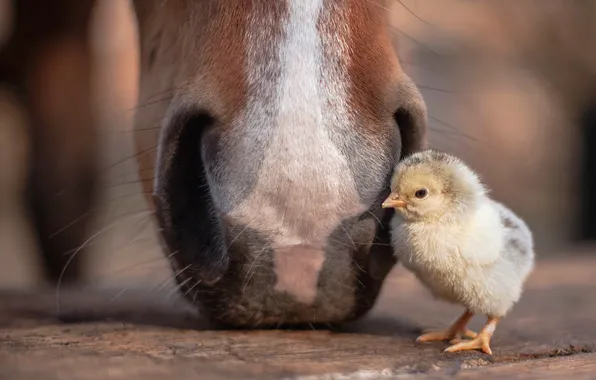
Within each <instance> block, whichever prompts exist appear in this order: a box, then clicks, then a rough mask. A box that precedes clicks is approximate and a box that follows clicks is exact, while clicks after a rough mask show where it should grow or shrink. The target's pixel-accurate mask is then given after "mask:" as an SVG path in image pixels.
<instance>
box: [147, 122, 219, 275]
mask: <svg viewBox="0 0 596 380" xmlns="http://www.w3.org/2000/svg"><path fill="white" fill-rule="evenodd" d="M213 122H214V120H213V118H212V117H210V116H209V115H208V114H206V113H201V112H192V113H181V114H179V115H177V116H175V117H174V118H172V121H171V122H170V123H169V124H168V125H166V126H165V127H164V130H163V131H162V135H161V136H160V142H159V144H160V146H159V148H160V155H159V157H158V163H157V165H158V166H157V182H156V183H157V185H156V188H155V200H156V202H155V203H156V211H157V214H158V221H159V223H160V227H161V228H162V229H163V230H164V231H163V236H164V237H165V240H166V244H167V245H168V249H169V251H170V252H172V255H173V259H174V260H175V261H176V262H177V263H178V266H180V267H182V268H186V267H189V266H192V267H193V270H194V271H196V272H197V276H198V277H200V278H201V279H202V280H204V281H211V282H212V281H216V280H217V279H219V278H220V277H221V276H222V275H223V273H224V272H225V271H226V270H227V267H228V257H227V251H226V250H225V248H223V244H222V241H223V236H222V231H221V228H219V225H218V224H217V223H212V222H211V221H212V220H216V216H215V215H214V212H213V199H212V197H211V192H210V190H209V183H208V181H207V177H206V173H205V167H204V164H203V161H202V159H201V146H202V145H201V137H202V134H203V133H204V130H205V129H206V128H208V127H209V126H211V125H212V124H213Z"/></svg>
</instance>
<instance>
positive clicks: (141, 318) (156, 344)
mask: <svg viewBox="0 0 596 380" xmlns="http://www.w3.org/2000/svg"><path fill="white" fill-rule="evenodd" d="M595 276H596V256H595V255H590V254H584V255H582V256H573V257H570V258H567V259H565V260H563V259H558V260H553V261H543V262H541V263H539V265H538V267H537V269H536V272H535V273H534V274H533V276H532V277H531V279H530V281H529V283H528V286H527V288H526V292H525V295H524V297H523V298H522V301H521V302H520V303H519V304H518V305H517V307H516V308H515V309H514V310H513V312H512V313H511V314H510V315H509V316H508V317H507V318H506V319H505V320H504V321H503V322H502V324H501V325H500V326H499V327H498V329H497V332H496V335H495V337H494V339H493V343H492V349H493V353H494V355H493V357H489V356H486V355H484V354H481V353H478V352H468V353H457V354H444V353H442V349H443V348H445V347H446V344H445V343H429V344H424V345H417V344H415V343H414V339H415V337H416V336H417V334H418V333H419V332H420V328H436V327H440V326H444V325H446V324H448V323H449V322H450V321H451V320H452V319H453V318H455V317H456V316H457V315H458V313H459V312H461V309H460V308H458V307H456V306H453V305H446V304H444V303H441V302H438V301H434V300H432V299H431V298H430V296H429V295H428V294H427V293H426V291H425V290H424V289H422V288H421V287H420V285H419V284H418V283H417V282H416V281H415V279H414V278H413V277H412V276H411V275H410V274H408V273H406V272H404V271H403V269H401V268H398V269H397V270H395V271H394V272H393V273H392V275H391V277H390V278H389V279H388V281H387V282H386V284H385V287H384V291H383V295H382V297H381V299H380V300H379V302H378V304H377V306H376V308H375V309H374V310H373V312H372V313H371V314H370V315H369V316H368V317H367V318H365V319H364V320H361V321H359V322H357V323H352V324H350V325H346V326H342V327H341V328H336V329H335V330H334V331H328V330H309V329H306V330H301V331H289V330H283V331H282V330H261V331H232V330H227V331H223V330H218V331H215V330H211V329H210V328H209V326H207V324H206V323H205V322H203V321H201V319H200V317H198V316H197V315H196V314H195V312H194V310H193V309H192V308H191V307H189V306H188V305H186V304H185V303H183V302H182V301H180V300H173V299H172V297H170V298H168V297H165V296H162V295H160V296H158V297H157V296H156V295H155V293H152V292H149V291H144V292H143V291H132V290H128V291H127V292H125V293H123V294H122V295H121V296H120V297H119V298H118V299H116V300H111V298H113V294H114V293H113V292H105V291H102V292H98V291H91V290H89V291H87V290H84V289H79V290H78V291H74V290H70V291H64V292H62V294H61V296H60V312H59V313H57V310H56V297H55V295H56V293H55V291H48V292H46V293H43V292H41V293H37V294H31V293H18V292H8V291H6V292H3V293H1V294H0V379H5V378H6V379H83V380H85V379H127V380H136V379H143V380H149V379H163V378H166V377H169V378H172V379H174V378H176V379H178V378H184V379H193V378H196V379H199V378H200V379H234V378H238V379H240V378H258V379H268V378H272V379H275V378H300V379H336V378H337V379H374V378H406V379H409V378H412V379H418V378H420V379H435V378H449V377H453V376H456V377H457V378H462V379H471V378H482V379H489V378H528V379H530V378H531V379H534V378H535V379H545V378H554V379H564V378H567V377H569V376H571V375H573V377H574V380H576V379H583V378H586V379H588V378H594V377H595V376H596V281H595V280H596V279H595ZM481 323H482V319H481V318H480V317H477V318H476V319H474V321H473V322H472V327H473V328H478V327H479V326H480V325H481Z"/></svg>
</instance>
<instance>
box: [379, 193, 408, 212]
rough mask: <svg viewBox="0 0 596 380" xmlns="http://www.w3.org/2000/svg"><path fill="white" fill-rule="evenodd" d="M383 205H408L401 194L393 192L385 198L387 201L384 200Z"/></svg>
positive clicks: (393, 206) (397, 206)
mask: <svg viewBox="0 0 596 380" xmlns="http://www.w3.org/2000/svg"><path fill="white" fill-rule="evenodd" d="M381 207H383V208H404V207H406V202H405V201H404V200H402V199H401V198H400V196H399V194H397V193H391V194H389V196H388V197H387V199H385V201H383V204H382V205H381Z"/></svg>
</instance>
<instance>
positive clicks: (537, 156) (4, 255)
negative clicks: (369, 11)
mask: <svg viewBox="0 0 596 380" xmlns="http://www.w3.org/2000/svg"><path fill="white" fill-rule="evenodd" d="M27 1H29V2H32V1H33V0H27ZM27 1H24V2H25V3H26V2H27ZM56 1H57V0H56ZM60 1H67V2H68V0H60ZM74 1H75V2H76V1H79V2H78V3H77V4H82V3H85V1H84V0H74ZM46 3H52V2H50V1H46ZM9 4H10V1H9V0H0V52H2V54H4V55H5V56H0V60H3V61H6V55H7V54H9V53H10V52H12V51H11V50H10V49H6V48H5V46H4V45H5V44H8V42H7V41H9V40H10V38H11V36H12V34H11V33H13V32H14V30H13V28H14V22H13V21H14V20H13V18H12V15H13V13H12V11H13V10H11V8H10V6H9ZM39 4H41V3H39V2H38V5H39ZM73 9H74V8H73ZM388 12H389V16H390V17H389V18H390V27H391V29H392V32H393V33H394V35H395V39H396V44H397V48H398V51H399V54H400V58H401V61H402V65H403V67H404V70H405V71H406V72H407V73H408V74H409V75H410V76H411V77H412V78H413V79H414V80H415V82H416V83H417V84H418V86H419V88H420V90H421V92H422V94H423V96H424V98H425V100H426V103H427V106H428V110H429V127H430V130H431V134H430V143H431V147H433V148H437V149H441V150H445V151H448V152H451V153H454V154H457V155H459V156H461V157H462V158H463V159H465V160H466V161H467V162H469V164H470V165H471V166H472V167H473V168H474V169H475V170H477V171H478V172H479V173H480V175H481V176H482V178H483V179H484V182H485V183H486V184H487V185H488V186H489V187H490V188H491V189H492V194H493V196H494V197H495V198H496V199H498V200H501V201H503V202H505V203H506V204H508V205H509V206H511V207H512V208H513V209H514V210H516V211H517V212H518V213H519V214H520V215H521V216H522V217H524V218H525V219H526V221H527V222H528V224H529V225H530V227H531V228H532V229H533V231H534V234H535V238H536V245H537V254H538V257H543V258H546V257H549V256H552V255H565V254H568V252H570V250H571V249H572V248H573V249H575V247H576V246H584V245H587V244H586V243H588V242H589V241H590V240H592V239H594V238H596V181H595V180H593V179H592V178H593V177H595V176H594V173H595V172H596V150H594V149H592V148H593V147H596V49H594V46H595V43H596V22H595V21H596V1H593V0H586V1H569V0H541V1H539V2H538V1H529V0H528V1H523V2H522V1H501V0H492V1H467V0H401V1H399V0H398V1H396V0H390V1H388ZM40 13H41V11H40ZM90 17H91V24H90V25H91V30H90V37H89V38H90V44H91V45H90V46H91V50H90V52H89V54H90V56H89V59H90V62H91V66H90V70H91V77H90V78H91V82H90V83H89V85H90V86H91V88H92V94H93V104H94V108H93V110H91V111H92V115H93V116H94V117H95V120H97V121H98V125H97V131H98V132H97V133H95V134H94V136H93V139H94V140H93V141H95V142H97V146H98V149H99V150H98V152H96V153H97V157H99V163H97V171H96V172H93V174H94V176H95V177H96V180H95V182H94V183H95V187H96V188H97V191H98V192H99V199H100V202H99V204H94V205H93V207H92V211H91V212H90V213H89V214H88V215H81V217H84V218H85V219H86V220H87V219H88V220H89V221H90V223H91V224H90V225H89V226H88V228H87V231H86V235H87V236H88V238H87V239H86V241H85V244H84V246H85V247H84V249H83V250H81V251H80V252H79V251H78V250H77V249H76V247H75V248H74V249H73V248H72V247H71V249H67V250H66V251H65V253H64V255H65V258H68V257H70V255H71V254H72V253H73V252H75V251H76V252H77V256H79V257H81V258H83V259H84V260H83V261H82V264H81V265H82V269H83V270H84V273H85V276H86V279H87V284H88V285H89V286H104V285H109V286H114V285H115V284H118V285H117V286H121V287H122V289H125V287H126V286H127V285H126V284H134V285H141V284H143V283H148V284H152V285H153V286H156V287H157V288H158V289H160V290H161V289H164V290H165V289H168V288H169V287H170V286H173V280H172V281H171V283H170V282H169V281H168V280H170V279H171V272H170V270H169V266H168V264H167V263H166V260H165V258H163V257H162V254H161V252H160V251H159V249H158V247H157V240H156V231H155V230H156V227H155V225H154V224H153V221H152V219H151V217H150V216H151V215H150V214H149V213H148V212H147V206H146V203H145V199H144V195H143V193H142V189H141V186H140V184H139V182H138V181H139V178H138V175H137V172H136V163H135V160H134V150H133V140H132V138H133V135H132V132H131V131H132V122H133V119H134V111H135V108H136V107H138V106H142V105H137V102H136V97H137V90H136V86H137V59H138V56H137V54H138V50H137V46H136V44H137V41H136V25H135V20H134V14H133V10H132V8H131V4H130V3H129V1H127V0H101V1H97V2H96V4H95V5H94V7H93V8H92V9H91V13H90ZM7 46H9V47H10V45H7ZM30 48H31V47H30V46H27V47H26V48H22V49H25V50H24V51H19V54H29V53H28V51H29V50H27V49H30ZM46 48H47V49H49V50H48V51H49V53H48V55H49V56H52V49H55V50H57V51H58V50H60V49H63V48H64V45H56V46H52V45H50V46H49V47H46ZM7 51H8V52H7ZM73 54H74V53H73ZM73 54H71V55H68V54H63V55H62V56H61V57H62V58H60V59H53V60H51V59H49V60H48V63H47V64H46V65H42V66H43V67H44V68H45V75H46V76H45V77H44V76H43V75H44V74H43V73H41V74H39V75H41V76H42V77H43V78H50V79H48V80H51V78H53V77H54V74H55V73H58V72H62V73H63V74H64V75H76V70H75V69H73V67H72V66H69V65H71V64H72V63H69V62H70V61H68V60H67V59H65V58H64V56H65V57H67V58H68V57H71V58H72V59H73V60H76V59H77V56H76V54H74V55H73ZM0 66H1V65H0ZM371 70H374V68H371ZM1 75H2V70H1V67H0V76H1ZM56 75H58V74H56ZM0 79H2V78H0ZM50 83H51V82H50ZM12 90H13V89H12V88H10V87H7V86H4V87H0V288H6V287H12V288H21V287H29V286H35V285H38V284H40V281H42V280H43V277H42V276H41V275H40V274H41V270H40V266H41V265H42V263H41V261H40V259H39V256H38V255H37V252H38V250H39V249H40V248H39V244H37V241H36V237H35V232H34V230H33V228H32V226H31V225H30V224H29V223H28V221H27V218H26V209H25V207H24V206H23V202H24V198H25V195H24V189H25V184H26V181H27V168H28V165H30V162H31V160H33V159H35V158H34V155H33V154H32V146H34V142H32V139H31V138H30V133H29V132H28V130H27V128H26V127H25V125H26V122H27V121H26V115H25V114H24V113H23V112H22V108H21V107H20V105H19V101H18V100H15V95H14V91H12ZM46 96H47V97H49V98H51V99H52V98H54V97H53V95H52V94H49V95H48V94H46ZM56 98H57V97H56ZM55 103H56V102H55ZM52 104H53V105H54V106H55V108H56V109H61V107H64V108H65V109H69V107H70V109H72V110H73V112H75V111H78V110H77V106H76V105H69V104H67V105H64V104H62V105H61V104H58V103H56V104H54V103H52V102H50V105H52ZM49 109H50V111H48V112H51V109H52V108H51V107H50V108H49ZM63 133H64V134H63V135H62V136H59V137H56V136H52V138H55V139H56V144H55V145H56V147H57V148H56V151H55V152H50V153H49V154H50V155H52V157H53V156H54V155H58V156H59V155H60V154H61V149H67V148H66V144H67V143H68V142H72V141H73V140H74V141H83V140H81V139H84V138H88V136H87V135H86V136H87V137H84V138H83V137H76V133H75V132H74V131H71V130H69V131H63ZM73 136H75V137H73ZM75 145H76V144H75ZM84 153H86V150H85V149H83V148H81V151H80V152H79V153H78V154H84ZM70 161H72V160H70ZM46 174H47V175H49V176H50V177H51V176H52V173H49V172H48V173H46ZM141 175H142V176H145V178H151V177H152V173H141ZM95 177H94V178H95ZM48 191H50V190H48ZM52 191H54V190H52ZM54 192H55V196H56V197H59V196H68V195H64V194H63V192H62V191H54ZM75 201H76V200H75V199H73V202H75ZM65 212H66V211H65ZM77 220H78V218H69V220H68V221H62V224H63V227H64V228H65V227H67V226H68V225H70V224H71V223H72V225H76V223H77ZM61 230H62V228H58V229H57V230H56V231H54V232H52V233H50V235H54V234H57V235H59V234H60V233H61V232H62V231H61ZM586 251H589V249H587V248H586Z"/></svg>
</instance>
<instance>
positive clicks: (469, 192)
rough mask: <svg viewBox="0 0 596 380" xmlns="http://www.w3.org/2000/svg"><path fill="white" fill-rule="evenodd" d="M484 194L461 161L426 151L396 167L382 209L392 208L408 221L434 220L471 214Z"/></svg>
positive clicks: (480, 186)
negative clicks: (389, 192)
mask: <svg viewBox="0 0 596 380" xmlns="http://www.w3.org/2000/svg"><path fill="white" fill-rule="evenodd" d="M485 192H486V191H485V189H484V187H483V186H482V184H481V183H480V180H479V178H478V176H477V175H476V174H475V173H474V172H473V171H472V170H471V169H470V168H468V167H467V166H466V165H465V164H464V163H463V162H462V161H461V160H459V159H458V158H456V157H454V156H452V155H449V154H446V153H442V152H437V151H434V150H425V151H422V152H418V153H415V154H412V155H410V156H408V157H406V158H405V159H404V160H403V161H401V162H400V163H399V164H398V165H397V167H396V169H395V172H394V174H393V177H392V179H391V194H389V197H387V199H386V200H385V201H384V202H383V207H384V208H394V209H396V210H397V211H398V212H400V213H401V214H402V215H403V217H404V218H406V219H409V220H437V219H439V218H441V217H443V216H448V217H457V216H460V215H462V214H465V213H466V212H470V210H473V209H474V207H475V205H476V204H477V203H478V200H479V198H480V197H482V196H483V195H484V194H485Z"/></svg>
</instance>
